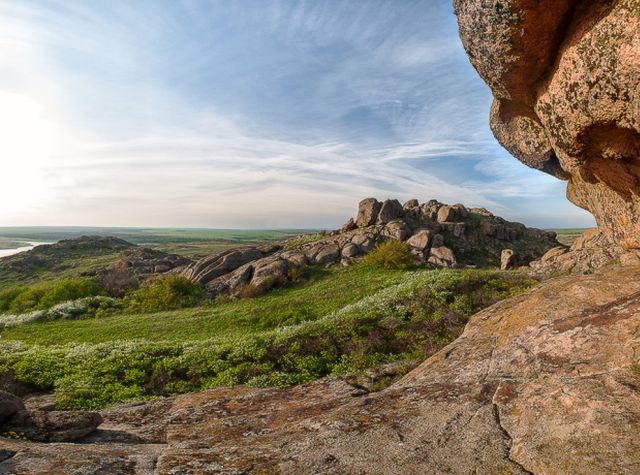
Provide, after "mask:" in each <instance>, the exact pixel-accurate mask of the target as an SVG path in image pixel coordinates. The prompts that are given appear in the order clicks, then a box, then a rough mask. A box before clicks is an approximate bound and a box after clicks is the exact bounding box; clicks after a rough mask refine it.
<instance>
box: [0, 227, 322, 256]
mask: <svg viewBox="0 0 640 475" xmlns="http://www.w3.org/2000/svg"><path fill="white" fill-rule="evenodd" d="M309 232H312V231H311V230H296V229H285V230H241V229H240V230H236V229H193V228H192V229H178V228H96V227H93V228H88V227H11V228H0V249H7V248H12V247H19V245H18V246H13V245H9V244H16V243H18V244H19V243H24V242H25V241H35V242H54V241H59V240H61V239H69V238H73V237H79V236H113V237H118V238H120V239H124V240H125V241H128V242H131V243H133V244H139V245H144V246H146V247H151V248H153V249H158V250H160V251H164V252H171V253H176V254H180V255H184V256H187V257H192V258H193V257H202V256H205V255H207V254H213V253H215V252H219V251H222V250H225V249H229V248H232V247H238V246H248V245H255V244H263V243H265V242H274V241H280V240H282V239H286V238H289V237H292V236H297V235H299V234H302V233H309Z"/></svg>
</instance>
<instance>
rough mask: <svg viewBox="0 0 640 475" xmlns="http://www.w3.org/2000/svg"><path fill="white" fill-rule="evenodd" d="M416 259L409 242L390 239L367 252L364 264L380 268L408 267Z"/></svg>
mask: <svg viewBox="0 0 640 475" xmlns="http://www.w3.org/2000/svg"><path fill="white" fill-rule="evenodd" d="M414 260H415V259H414V257H413V254H411V247H409V245H408V244H407V243H405V242H402V241H396V240H389V241H385V242H383V243H381V244H378V245H377V246H376V247H375V248H374V249H373V250H372V251H371V252H370V253H369V254H367V255H366V256H365V257H364V259H363V264H364V265H365V266H369V267H374V268H379V269H406V268H407V267H409V266H410V265H411V264H413V262H414Z"/></svg>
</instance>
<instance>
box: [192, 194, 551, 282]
mask: <svg viewBox="0 0 640 475" xmlns="http://www.w3.org/2000/svg"><path fill="white" fill-rule="evenodd" d="M316 237H317V239H315V240H313V239H312V240H311V242H305V239H304V237H303V239H299V240H296V239H294V240H291V241H289V242H288V243H284V248H283V247H281V246H275V245H265V246H259V247H249V248H242V249H233V250H228V251H224V252H221V253H218V254H214V255H212V256H207V257H205V258H203V259H201V260H200V261H198V262H196V263H193V264H191V265H190V266H188V267H186V268H185V269H184V270H183V271H182V274H183V275H184V276H186V277H188V278H189V279H191V280H193V281H195V282H198V283H201V284H205V285H207V287H208V288H209V290H210V291H211V293H213V294H218V293H224V292H232V293H234V292H238V291H241V290H242V289H244V288H246V286H251V287H253V288H268V287H270V286H272V285H274V284H275V283H281V282H284V281H287V280H291V279H292V278H294V277H295V276H297V275H300V273H301V272H302V270H303V269H304V267H306V266H307V265H312V264H315V265H331V264H338V263H340V264H342V265H348V264H349V263H350V262H351V260H352V259H355V258H358V257H361V256H363V255H365V254H367V253H368V252H369V251H371V250H372V249H373V248H374V247H375V246H376V245H377V244H379V243H381V242H383V241H384V240H387V239H396V240H399V241H405V242H406V243H407V244H408V245H409V246H410V247H411V249H412V252H413V254H414V255H415V257H416V260H417V261H418V262H421V263H423V264H426V265H430V266H437V267H451V266H457V265H475V266H487V265H492V266H498V265H500V256H501V252H502V251H503V250H504V249H507V248H510V249H512V250H513V251H515V253H516V255H517V257H518V259H519V263H520V264H522V265H526V264H527V263H529V262H530V261H532V260H533V259H537V258H540V257H541V256H542V255H543V254H544V253H545V252H546V251H548V250H549V249H551V248H554V247H556V246H559V245H560V243H559V242H558V241H556V239H555V234H554V233H550V232H546V231H542V230H540V229H533V228H527V227H526V226H524V225H523V224H520V223H512V222H509V221H506V220H504V219H502V218H500V217H497V216H494V215H493V214H491V213H490V212H489V211H487V210H486V209H483V208H470V209H467V208H466V207H465V206H463V205H461V204H456V205H453V206H449V205H446V204H443V203H440V202H438V201H436V200H431V201H428V202H426V203H422V204H420V203H419V202H418V200H415V199H414V200H409V201H408V202H406V203H405V204H404V206H403V205H401V204H400V202H399V201H398V200H386V201H384V202H379V201H378V200H376V199H375V198H367V199H365V200H362V201H361V202H360V204H359V206H358V213H357V217H356V219H355V220H354V219H350V220H349V221H348V222H347V223H346V224H345V225H344V226H342V228H341V229H340V231H333V232H331V233H329V234H328V235H323V234H319V235H317V236H316ZM297 241H302V242H300V243H297Z"/></svg>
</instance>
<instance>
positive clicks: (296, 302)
mask: <svg viewBox="0 0 640 475" xmlns="http://www.w3.org/2000/svg"><path fill="white" fill-rule="evenodd" d="M403 274H404V273H403V272H402V271H386V270H378V269H368V268H365V267H362V266H357V267H349V268H338V269H331V270H329V269H311V270H310V272H309V275H308V276H307V280H305V281H304V282H301V283H298V284H293V285H290V286H288V287H285V288H280V289H275V290H273V291H271V292H269V293H268V294H266V295H264V296H261V297H257V298H253V299H241V300H233V301H228V302H222V303H214V302H211V303H208V304H205V305H202V306H198V307H194V308H187V309H181V310H173V311H165V312H159V313H150V314H133V315H132V314H128V315H127V314H125V315H113V316H109V317H106V318H101V319H88V320H59V321H52V322H38V323H33V324H29V325H19V326H16V327H12V328H6V329H4V330H1V331H0V336H1V338H2V340H3V341H7V340H20V341H24V342H26V343H30V344H31V343H34V344H39V345H57V344H65V343H71V342H76V343H87V342H91V343H99V342H107V341H113V340H136V339H142V338H144V339H147V340H150V341H160V340H167V341H185V340H205V339H208V338H212V337H227V336H240V335H243V334H250V333H256V332H261V331H265V330H271V329H273V328H277V327H279V326H286V325H293V324H297V323H300V322H303V321H311V320H317V319H318V318H320V317H322V316H324V315H327V314H329V313H331V312H333V311H336V310H338V309H340V308H342V307H344V306H345V305H348V304H350V303H353V302H356V301H357V300H360V299H362V298H364V297H366V296H368V295H371V294H373V293H375V292H377V291H379V290H381V289H383V288H386V287H389V286H391V285H395V284H397V283H399V282H400V281H401V280H402V278H403Z"/></svg>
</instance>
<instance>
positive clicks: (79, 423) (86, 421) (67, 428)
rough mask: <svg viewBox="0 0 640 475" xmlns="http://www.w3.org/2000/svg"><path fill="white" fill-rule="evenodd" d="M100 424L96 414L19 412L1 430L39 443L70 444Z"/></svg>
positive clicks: (41, 411) (86, 412)
mask: <svg viewBox="0 0 640 475" xmlns="http://www.w3.org/2000/svg"><path fill="white" fill-rule="evenodd" d="M101 422H102V418H101V417H100V414H98V413H97V412H88V411H43V410H35V411H29V410H21V411H18V412H16V413H15V414H14V415H13V416H11V418H9V419H8V420H6V421H5V422H4V423H3V424H2V430H3V431H4V432H13V433H15V434H20V435H23V436H25V437H27V438H28V439H30V440H37V441H41V442H70V441H74V440H77V439H81V438H82V437H84V436H86V435H89V434H91V433H92V432H94V431H95V430H96V428H97V427H98V426H99V425H100V423H101Z"/></svg>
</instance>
